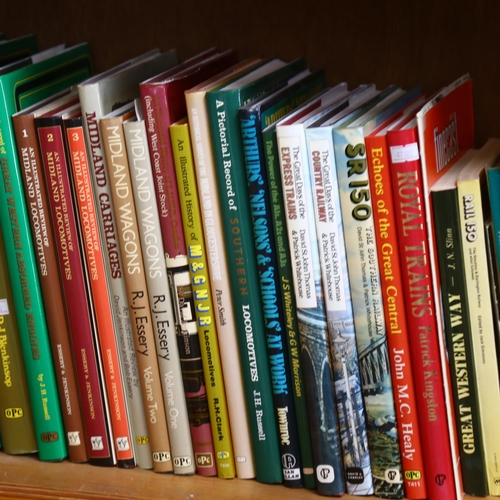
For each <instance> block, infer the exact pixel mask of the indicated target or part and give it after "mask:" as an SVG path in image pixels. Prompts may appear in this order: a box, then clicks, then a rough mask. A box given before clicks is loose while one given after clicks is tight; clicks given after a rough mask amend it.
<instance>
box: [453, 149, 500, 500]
mask: <svg viewBox="0 0 500 500" xmlns="http://www.w3.org/2000/svg"><path fill="white" fill-rule="evenodd" d="M499 156H500V139H490V140H489V141H488V142H487V143H486V144H485V145H484V146H483V147H482V148H481V149H480V151H479V152H478V154H477V155H476V156H474V157H473V159H472V160H470V161H469V162H468V163H467V165H465V167H464V168H463V170H461V172H460V173H459V174H458V176H457V194H458V204H459V207H458V212H459V214H460V229H461V239H462V247H463V253H462V258H463V264H464V271H465V283H466V293H467V301H468V306H469V316H470V324H471V333H472V347H473V354H474V362H475V366H476V384H477V393H478V400H479V411H480V412H481V414H482V419H481V426H482V429H481V432H482V434H483V441H484V450H485V461H486V465H487V481H488V488H489V493H490V495H493V496H498V495H500V481H499V478H500V461H499V459H498V457H500V426H499V425H498V416H499V415H500V383H499V378H498V364H497V357H496V348H495V328H494V324H493V311H492V305H491V300H490V283H489V271H488V256H487V251H486V241H485V226H484V220H485V217H484V215H485V214H483V210H485V211H486V212H487V211H488V196H487V192H485V191H484V189H485V188H486V167H487V166H489V165H491V164H492V163H493V162H494V161H495V159H496V158H498V157H499ZM482 193H484V195H483V194H482ZM468 415H470V413H468V412H467V408H464V409H463V411H461V412H460V413H459V414H458V415H456V418H457V425H467V417H468Z"/></svg>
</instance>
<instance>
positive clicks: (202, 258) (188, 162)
mask: <svg viewBox="0 0 500 500" xmlns="http://www.w3.org/2000/svg"><path fill="white" fill-rule="evenodd" d="M170 135H171V139H172V148H173V151H174V161H175V170H176V174H177V183H178V186H180V189H179V199H180V201H181V203H182V205H183V206H185V207H186V209H185V210H184V211H183V212H182V220H183V223H184V232H185V237H186V243H187V255H188V263H189V274H190V277H191V285H192V288H193V301H194V306H195V313H196V322H197V328H198V335H199V336H200V339H202V342H201V346H202V349H201V358H202V361H203V371H204V374H205V381H206V388H207V389H206V390H207V398H208V408H209V412H210V421H211V423H212V424H211V428H212V438H213V442H214V449H215V460H216V463H217V473H218V476H219V477H221V478H225V479H226V478H233V477H235V474H236V471H235V466H234V457H233V446H232V439H231V430H230V427H229V416H228V410H227V401H226V393H225V390H224V380H223V377H222V364H221V359H220V352H219V341H218V338H217V329H216V324H215V321H214V313H213V299H212V293H211V288H210V280H209V276H208V263H207V257H206V255H207V252H206V248H205V243H204V239H203V227H202V223H201V214H200V202H199V199H198V190H197V185H196V175H195V171H194V164H193V154H192V150H191V139H190V137H189V126H188V125H187V123H185V124H179V125H172V126H171V127H170Z"/></svg>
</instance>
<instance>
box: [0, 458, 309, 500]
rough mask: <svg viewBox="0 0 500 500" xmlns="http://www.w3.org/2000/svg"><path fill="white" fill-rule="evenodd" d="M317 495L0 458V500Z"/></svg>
mask: <svg viewBox="0 0 500 500" xmlns="http://www.w3.org/2000/svg"><path fill="white" fill-rule="evenodd" d="M318 497H319V496H318V494H317V493H316V492H315V491H310V490H306V489H303V488H301V489H289V488H286V487H285V486H282V485H267V484H261V483H258V482H257V481H255V480H253V479H248V480H243V479H219V478H216V477H208V478H207V477H201V476H177V475H173V474H158V473H155V472H153V471H150V470H142V469H139V468H135V469H128V470H125V469H118V468H116V467H96V466H92V465H88V464H74V463H71V462H68V461H64V462H58V463H47V462H41V461H40V460H38V457H37V456H36V455H33V456H12V455H6V454H5V453H0V498H2V500H5V499H9V500H10V499H14V498H15V499H20V498H22V499H48V498H50V499H51V500H53V499H92V500H95V499H130V498H134V500H157V499H158V500H160V499H161V500H166V499H167V500H196V499H203V498H219V499H220V498H234V499H238V500H256V499H259V500H264V499H271V498H272V499H274V500H276V499H280V498H283V499H285V498H286V499H287V500H299V499H300V500H307V499H314V498H318Z"/></svg>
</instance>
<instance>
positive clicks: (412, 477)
mask: <svg viewBox="0 0 500 500" xmlns="http://www.w3.org/2000/svg"><path fill="white" fill-rule="evenodd" d="M405 479H407V480H408V481H420V479H422V474H421V473H420V471H419V470H406V471H405Z"/></svg>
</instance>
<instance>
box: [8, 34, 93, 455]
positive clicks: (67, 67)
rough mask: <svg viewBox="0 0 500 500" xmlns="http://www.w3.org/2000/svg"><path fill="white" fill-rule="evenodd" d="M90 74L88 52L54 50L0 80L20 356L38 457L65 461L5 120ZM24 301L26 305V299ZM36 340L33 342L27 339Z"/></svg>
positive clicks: (11, 132) (32, 260)
mask: <svg viewBox="0 0 500 500" xmlns="http://www.w3.org/2000/svg"><path fill="white" fill-rule="evenodd" d="M91 72H92V62H91V58H90V54H89V47H88V45H86V44H81V45H77V46H75V47H73V48H68V49H64V47H55V48H53V49H50V50H48V51H45V52H43V53H40V54H36V55H35V56H32V57H31V58H30V60H29V62H28V63H27V64H24V65H22V67H18V69H16V70H13V71H11V72H9V73H6V74H2V75H1V76H0V94H1V97H0V102H1V106H0V133H1V135H2V142H3V145H2V147H1V148H0V162H1V164H2V175H1V178H0V179H1V180H0V192H1V193H2V196H1V201H0V221H1V226H2V235H3V239H4V243H5V248H6V253H7V261H8V265H9V272H10V278H11V284H12V292H13V297H14V303H15V307H16V313H17V318H18V325H19V331H20V336H21V341H22V346H23V356H24V360H25V366H26V371H27V380H28V387H29V390H30V398H31V406H32V410H33V416H34V422H35V428H36V434H37V441H38V448H39V456H40V458H41V459H42V460H60V459H62V458H64V457H66V454H67V448H66V443H65V439H63V436H64V428H63V422H62V415H61V409H60V406H59V404H60V403H59V396H58V393H57V382H56V379H55V373H54V368H53V364H52V355H51V352H50V345H49V337H48V331H47V324H46V318H45V312H44V307H43V299H42V296H41V290H40V281H39V277H38V270H37V264H36V259H35V250H34V247H33V242H32V239H31V230H30V223H29V217H28V213H27V206H26V200H25V197H24V188H23V183H22V179H21V173H20V168H21V166H20V164H19V161H18V158H17V154H16V142H15V138H14V130H13V127H12V122H11V119H10V117H11V116H12V114H14V113H15V112H17V111H19V110H21V109H24V108H26V107H28V106H30V105H31V104H34V103H35V102H38V101H40V100H42V99H44V98H46V97H48V96H49V95H51V94H53V93H56V92H58V91H60V90H63V89H64V88H66V87H67V86H68V85H71V84H76V83H78V82H79V81H81V80H82V79H84V78H86V77H87V76H89V75H90V74H91ZM26 299H29V300H26ZM34 336H36V343H33V338H34Z"/></svg>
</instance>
